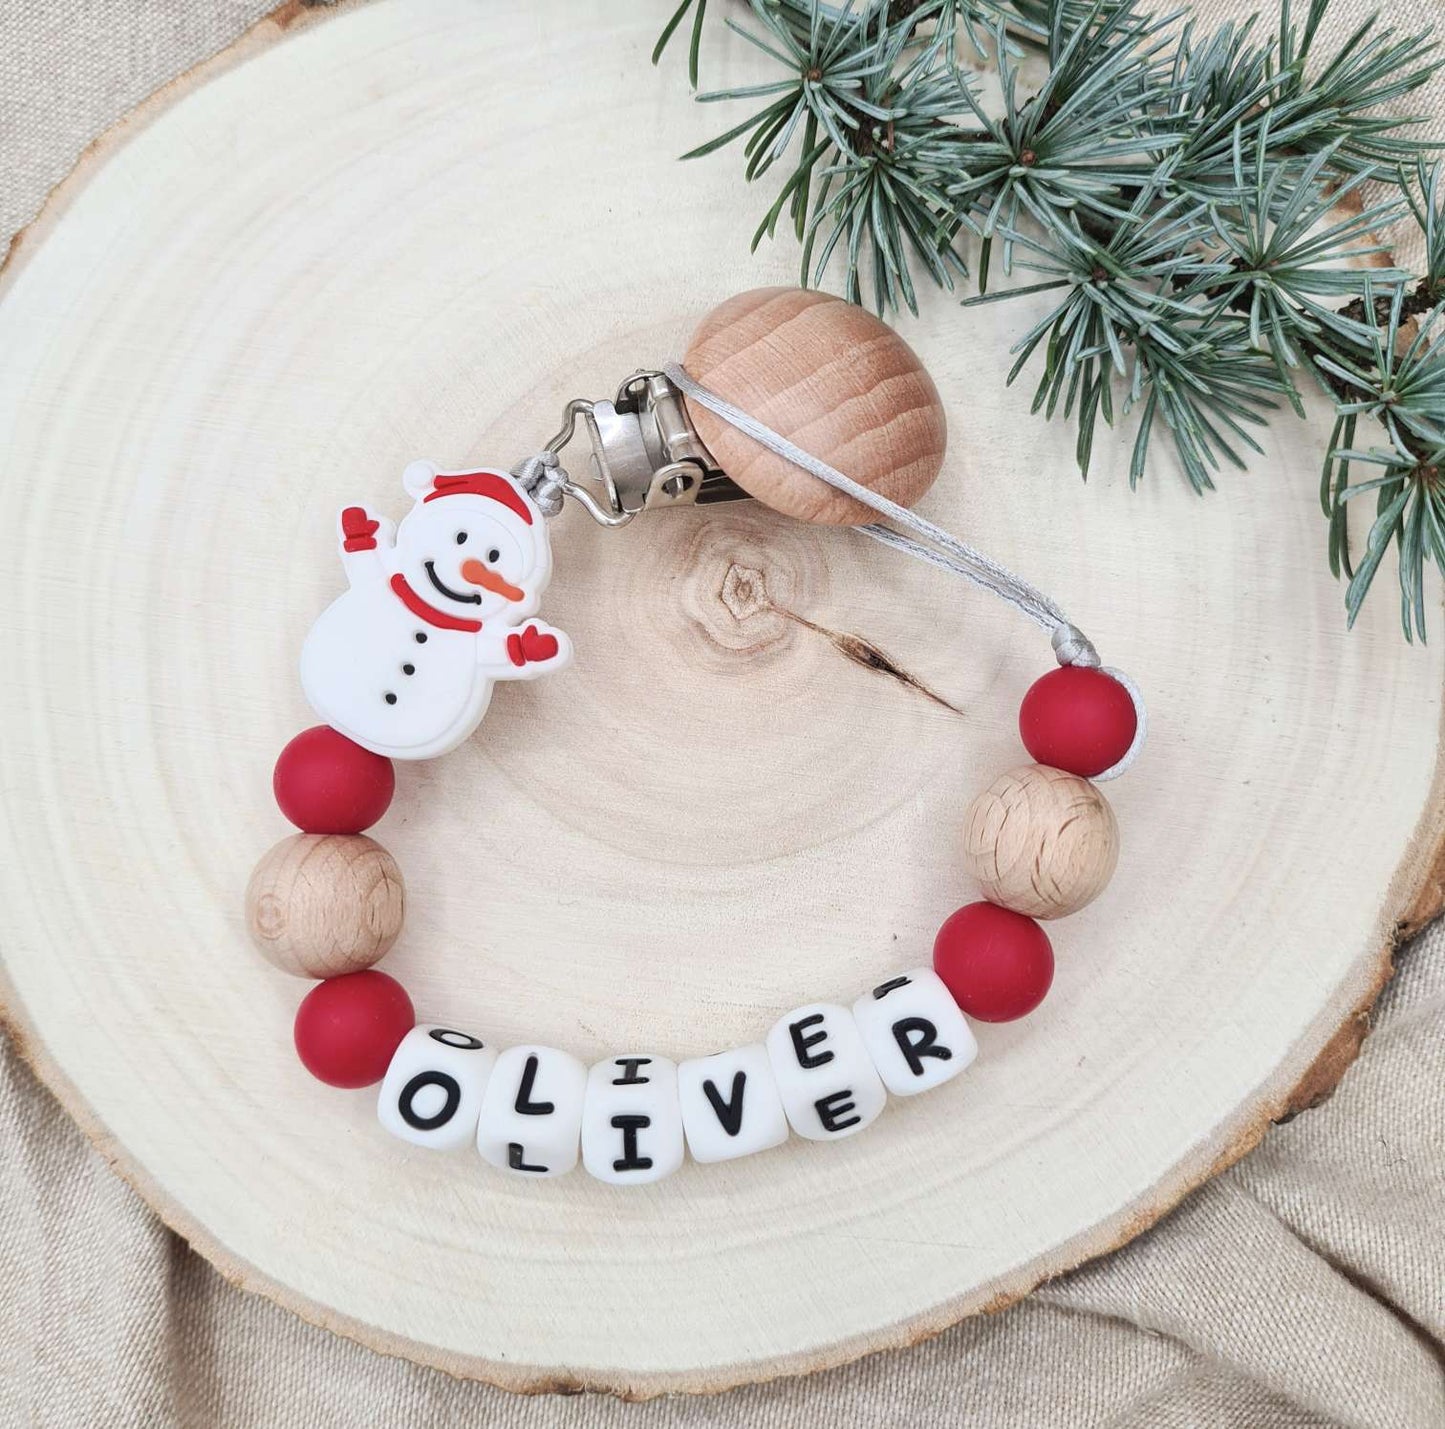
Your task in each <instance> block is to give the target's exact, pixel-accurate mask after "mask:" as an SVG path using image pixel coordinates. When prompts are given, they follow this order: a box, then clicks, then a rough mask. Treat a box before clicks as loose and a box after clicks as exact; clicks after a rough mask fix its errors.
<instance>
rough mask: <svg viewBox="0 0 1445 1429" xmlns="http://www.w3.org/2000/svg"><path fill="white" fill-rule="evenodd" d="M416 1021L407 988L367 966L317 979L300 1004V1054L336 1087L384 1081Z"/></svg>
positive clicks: (307, 1065)
mask: <svg viewBox="0 0 1445 1429" xmlns="http://www.w3.org/2000/svg"><path fill="white" fill-rule="evenodd" d="M415 1026H416V1013H415V1012H414V1011H413V1010H412V1005H411V998H409V997H408V996H407V995H406V989H405V988H404V987H403V986H402V985H401V984H400V983H399V982H397V980H396V979H395V978H394V977H387V975H386V974H385V973H379V972H376V971H375V970H374V969H370V968H369V969H367V970H366V971H365V972H359V973H346V974H345V975H344V976H342V977H333V978H327V979H326V981H325V982H321V983H317V984H316V986H315V987H313V988H312V989H311V991H310V992H308V993H307V994H306V996H305V997H303V998H302V999H301V1006H300V1007H298V1008H297V1009H296V1029H295V1036H296V1055H297V1056H298V1057H300V1058H301V1063H302V1065H303V1066H304V1067H305V1068H306V1070H307V1071H308V1072H310V1073H311V1075H312V1076H313V1077H315V1078H316V1079H317V1080H318V1081H322V1082H325V1083H326V1084H327V1085H328V1086H332V1087H369V1086H371V1084H372V1083H373V1082H379V1081H380V1080H381V1079H382V1078H383V1077H384V1076H385V1075H386V1069H387V1067H388V1066H389V1065H390V1063H391V1057H392V1053H394V1052H395V1051H396V1049H397V1048H398V1047H399V1046H400V1045H401V1039H402V1038H403V1037H405V1036H406V1034H407V1033H408V1032H410V1031H411V1029H412V1028H413V1027H415Z"/></svg>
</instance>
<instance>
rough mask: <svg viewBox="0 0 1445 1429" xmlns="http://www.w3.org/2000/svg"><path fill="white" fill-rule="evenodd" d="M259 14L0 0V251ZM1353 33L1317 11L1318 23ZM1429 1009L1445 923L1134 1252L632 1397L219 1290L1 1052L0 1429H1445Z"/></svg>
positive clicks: (239, 6) (1441, 962) (1443, 984)
mask: <svg viewBox="0 0 1445 1429" xmlns="http://www.w3.org/2000/svg"><path fill="white" fill-rule="evenodd" d="M624 3H625V0H624ZM268 8H269V5H268V0H204V3H196V0H62V2H61V3H48V0H4V3H3V4H0V161H3V164H4V173H5V181H4V184H3V186H0V246H3V244H4V242H5V241H6V239H7V238H8V236H9V235H10V233H11V232H13V231H14V230H15V229H16V228H18V227H19V226H21V225H22V224H23V223H24V222H26V221H27V220H28V219H29V218H30V217H31V216H32V215H33V214H34V212H35V211H36V209H37V208H38V207H39V204H40V202H41V200H42V199H43V196H44V194H45V192H46V190H47V189H48V188H49V187H51V186H52V185H53V184H54V183H56V182H57V181H58V180H59V179H60V178H62V177H63V176H64V174H65V173H66V172H67V171H68V169H69V167H70V165H71V164H72V163H73V162H74V159H75V157H76V155H77V154H78V153H79V151H80V150H81V149H82V148H83V147H84V145H85V144H86V143H88V142H89V141H90V140H91V139H92V138H93V137H95V135H97V134H99V133H100V132H101V131H103V130H104V129H105V128H106V127H107V126H108V125H109V124H110V123H111V122H113V120H114V119H115V118H116V117H117V116H118V115H120V114H121V113H123V112H124V111H125V110H126V109H128V108H129V107H131V106H132V105H133V104H134V103H136V102H137V101H139V100H140V99H141V98H143V97H144V96H145V95H146V94H147V93H149V92H150V91H152V90H153V89H155V88H156V87H157V86H158V85H160V84H162V83H163V82H165V81H166V80H167V79H169V78H170V77H172V76H173V75H175V74H178V73H180V72H182V71H184V70H186V69H188V68H190V67H191V66H192V65H194V64H196V63H197V62H198V61H200V60H201V59H203V58H204V57H206V56H207V55H209V54H211V53H213V52H215V51H216V50H217V49H219V48H221V47H222V46H224V45H225V44H226V43H228V42H229V41H230V40H231V39H232V38H234V37H235V36H236V35H237V34H238V33H239V32H240V31H241V30H242V29H243V28H244V27H245V26H246V25H247V24H248V23H250V22H251V21H253V20H255V19H256V18H258V17H259V16H260V15H262V14H264V13H265V11H266V10H267V9H268ZM1201 9H1202V10H1203V11H1204V12H1205V16H1206V18H1208V19H1214V18H1218V17H1219V16H1220V15H1222V14H1225V13H1228V12H1229V9H1233V10H1234V12H1235V13H1246V11H1245V7H1244V6H1242V5H1239V6H1230V5H1227V4H1226V3H1225V2H1224V0H1212V3H1209V4H1207V5H1204V6H1202V7H1201ZM1430 9H1431V7H1430V6H1428V5H1427V4H1423V3H1412V4H1408V5H1406V4H1400V5H1397V6H1395V7H1394V11H1393V14H1392V18H1394V19H1396V20H1397V21H1398V22H1399V23H1400V24H1401V25H1402V26H1408V27H1411V28H1413V27H1416V26H1418V25H1420V24H1423V23H1426V22H1428V19H1429V13H1430ZM659 13H661V11H659ZM1362 13H1364V6H1363V4H1361V3H1358V0H1336V4H1335V15H1336V16H1337V17H1338V19H1337V21H1336V23H1338V22H1339V21H1342V20H1343V19H1345V18H1347V17H1350V16H1352V15H1353V16H1358V15H1359V14H1362ZM1433 103H1434V105H1435V106H1436V112H1437V113H1440V114H1442V115H1445V104H1442V102H1441V101H1440V100H1439V99H1438V98H1434V99H1433ZM0 360H3V354H0ZM1382 598H1385V599H1388V598H1389V596H1388V593H1386V594H1385V595H1384V596H1383V597H1382ZM0 928H3V922H0ZM0 936H3V934H0ZM1442 1016H1445V924H1442V925H1437V926H1436V927H1435V928H1433V929H1432V930H1430V931H1429V932H1427V933H1426V934H1425V935H1423V936H1422V937H1421V938H1420V939H1419V940H1418V941H1417V943H1416V945H1415V946H1414V947H1412V948H1410V949H1408V950H1407V951H1406V952H1405V953H1404V954H1403V955H1402V958H1401V964H1400V973H1399V976H1398V977H1397V979H1396V980H1395V982H1394V983H1393V984H1392V985H1391V987H1390V988H1389V989H1388V990H1387V991H1386V993H1385V995H1384V996H1383V998H1382V999H1381V1002H1380V1005H1379V1009H1378V1024H1377V1026H1376V1029H1375V1031H1374V1032H1373V1034H1372V1035H1371V1037H1370V1038H1369V1040H1368V1041H1367V1043H1366V1045H1365V1050H1364V1052H1363V1054H1362V1055H1361V1058H1360V1061H1359V1063H1358V1064H1357V1065H1356V1066H1355V1068H1354V1069H1353V1070H1352V1071H1351V1072H1350V1073H1349V1074H1348V1075H1347V1076H1346V1078H1345V1080H1344V1082H1343V1084H1342V1085H1341V1087H1340V1089H1339V1091H1338V1092H1337V1094H1336V1095H1335V1096H1334V1098H1333V1099H1332V1100H1331V1101H1330V1102H1329V1103H1328V1104H1327V1105H1325V1106H1323V1107H1321V1108H1319V1109H1317V1110H1315V1111H1311V1112H1309V1113H1307V1114H1305V1115H1303V1116H1300V1117H1298V1118H1297V1119H1296V1120H1294V1121H1293V1122H1291V1123H1290V1124H1289V1125H1286V1126H1281V1127H1278V1128H1276V1129H1274V1130H1273V1131H1271V1132H1270V1134H1269V1136H1268V1137H1267V1138H1266V1140H1265V1142H1264V1144H1263V1145H1262V1146H1261V1147H1260V1148H1259V1149H1258V1150H1257V1151H1256V1152H1255V1153H1254V1154H1253V1155H1251V1156H1250V1157H1248V1158H1247V1159H1246V1160H1245V1161H1244V1162H1243V1163H1241V1165H1239V1166H1238V1167H1236V1168H1234V1169H1233V1170H1232V1171H1229V1172H1227V1173H1225V1174H1224V1175H1223V1176H1220V1177H1219V1178H1217V1179H1216V1180H1215V1181H1213V1182H1212V1183H1211V1184H1209V1185H1208V1186H1206V1187H1204V1188H1203V1189H1202V1190H1200V1191H1199V1192H1197V1193H1196V1194H1195V1195H1193V1196H1192V1197H1190V1198H1189V1199H1188V1200H1187V1201H1186V1202H1185V1203H1184V1204H1183V1205H1182V1206H1181V1207H1180V1208H1179V1209H1178V1210H1177V1211H1175V1212H1174V1214H1173V1215H1171V1216H1170V1217H1169V1218H1168V1219H1166V1220H1165V1221H1164V1222H1163V1223H1162V1224H1161V1225H1160V1226H1158V1227H1157V1228H1156V1229H1155V1230H1153V1231H1151V1232H1149V1233H1147V1234H1145V1235H1143V1236H1141V1237H1140V1238H1139V1239H1138V1240H1136V1241H1135V1242H1134V1243H1133V1244H1131V1245H1130V1246H1128V1247H1127V1248H1126V1249H1125V1250H1123V1251H1121V1252H1119V1253H1118V1254H1116V1255H1114V1256H1112V1257H1110V1258H1109V1259H1108V1260H1105V1261H1102V1262H1100V1263H1098V1264H1096V1265H1093V1266H1090V1267H1087V1268H1086V1269H1084V1270H1082V1271H1079V1272H1077V1273H1075V1274H1074V1275H1072V1276H1069V1277H1067V1278H1065V1279H1062V1280H1059V1281H1057V1282H1055V1283H1053V1284H1051V1285H1049V1286H1046V1287H1044V1288H1043V1289H1041V1290H1039V1291H1038V1292H1037V1293H1035V1294H1034V1295H1033V1296H1032V1297H1031V1298H1030V1299H1028V1300H1027V1301H1025V1302H1024V1303H1022V1304H1020V1305H1018V1306H1016V1307H1015V1308H1014V1309H1012V1310H1010V1311H1008V1312H1007V1313H1005V1314H1001V1315H998V1316H995V1317H992V1318H981V1319H975V1320H971V1321H967V1322H965V1323H964V1324H962V1325H960V1326H958V1327H957V1328H955V1329H953V1330H951V1331H949V1332H948V1333H946V1334H944V1335H942V1336H940V1337H939V1338H938V1339H936V1340H933V1341H931V1342H930V1343H927V1344H924V1345H920V1346H918V1347H917V1348H915V1349H912V1350H909V1351H905V1352H900V1353H896V1354H887V1355H879V1356H876V1357H874V1358H872V1359H869V1360H866V1361H863V1362H862V1363H859V1364H856V1365H852V1366H849V1367H847V1368H844V1369H840V1370H836V1371H831V1372H829V1373H826V1374H820V1375H815V1376H812V1377H811V1378H808V1379H804V1380H783V1381H779V1382H777V1383H774V1384H771V1385H765V1386H760V1387H755V1388H749V1389H743V1390H739V1391H736V1392H734V1393H732V1394H729V1395H724V1396H720V1397H718V1398H715V1399H705V1400H671V1401H658V1402H654V1403H651V1404H646V1405H626V1404H620V1403H617V1402H615V1401H612V1400H610V1399H599V1398H592V1397H584V1398H576V1399H559V1398H541V1399H520V1398H514V1397H512V1396H508V1395H506V1394H503V1393H501V1392H499V1391H497V1390H493V1389H490V1388H487V1387H486V1386H483V1385H474V1384H464V1383H459V1382H456V1381H453V1380H450V1379H448V1378H447V1377H446V1376H444V1375H441V1374H438V1373H436V1372H434V1371H430V1370H423V1369H419V1368H417V1367H415V1366H413V1365H410V1364H407V1363H405V1362H402V1361H396V1360H388V1359H385V1358H383V1357H381V1356H378V1355H375V1354H372V1353H370V1352H369V1351H367V1350H364V1349H362V1348H360V1347H359V1346H356V1345H354V1344H351V1343H349V1342H347V1341H344V1340H341V1339H338V1338H336V1337H334V1336H332V1335H329V1334H327V1333H326V1332H324V1331H321V1330H317V1329H314V1328H312V1327H311V1326H308V1325H305V1324H303V1323H301V1322H300V1321H299V1320H297V1319H295V1318H293V1317H292V1316H291V1315H289V1314H287V1313H286V1312H284V1311H282V1310H280V1309H278V1308H277V1307H276V1306H274V1305H272V1304H271V1303H270V1302H268V1301H266V1300H263V1299H261V1298H258V1297H255V1296H251V1295H247V1294H245V1293H243V1292H241V1291H239V1290H236V1289H235V1288H233V1287H232V1286H230V1285H228V1284H226V1283H225V1282H224V1281H222V1279H221V1278H220V1277H219V1276H218V1275H217V1274H216V1273H215V1272H214V1271H213V1270H212V1269H211V1268H210V1266H209V1265H208V1264H206V1263H205V1262H204V1261H203V1260H201V1259H200V1258H199V1257H198V1256H196V1255H195V1254H193V1253H192V1252H191V1251H190V1250H189V1249H188V1248H187V1247H186V1246H185V1245H184V1244H183V1243H182V1242H181V1241H180V1240H179V1239H178V1238H177V1237H175V1236H174V1235H172V1234H171V1233H170V1232H169V1231H167V1230H166V1229H165V1228H164V1227H163V1226H161V1225H160V1224H159V1222H158V1221H157V1220H156V1219H155V1218H154V1217H153V1216H152V1215H151V1214H150V1213H149V1211H147V1209H146V1208H145V1207H144V1206H143V1205H142V1204H141V1202H140V1201H139V1200H138V1199H137V1197H136V1196H135V1195H134V1194H133V1193H132V1192H131V1191H130V1190H129V1189H128V1188H127V1187H126V1186H125V1185H124V1184H123V1183H122V1182H121V1181H119V1180H118V1179H117V1178H116V1177H115V1176H114V1175H113V1174H112V1173H111V1172H110V1170H109V1169H108V1168H107V1167H106V1165H105V1164H104V1163H103V1161H102V1160H101V1159H100V1157H99V1156H97V1155H96V1153H95V1152H94V1151H93V1150H91V1148H90V1147H89V1145H88V1143H86V1142H85V1140H84V1138H83V1137H82V1136H81V1135H80V1133H79V1132H78V1131H77V1130H76V1129H75V1127H74V1126H73V1125H72V1124H71V1123H70V1122H69V1120H68V1119H67V1118H66V1116H65V1115H64V1113H63V1112H62V1111H61V1109H60V1107H59V1106H58V1105H57V1104H56V1102H55V1101H54V1100H53V1099H52V1098H51V1097H50V1095H49V1094H48V1093H47V1092H46V1091H45V1090H44V1089H43V1088H41V1087H40V1086H39V1085H38V1084H37V1082H36V1081H35V1079H34V1077H33V1076H32V1075H31V1074H30V1072H29V1071H28V1070H27V1069H26V1067H25V1066H24V1064H23V1063H22V1062H21V1061H20V1059H19V1058H18V1056H17V1055H16V1053H15V1051H14V1049H13V1047H12V1046H10V1045H9V1044H8V1043H5V1044H3V1051H0V1429H5V1426H11V1425H17V1426H18V1425H28V1424H34V1425H42V1426H52V1425H66V1426H69V1425H86V1426H90V1425H95V1426H130V1425H137V1426H139V1425H145V1426H161V1425H171V1424H181V1425H213V1424H214V1425H266V1426H273V1425H274V1426H278V1429H287V1427H288V1426H303V1425H304V1426H329V1425H338V1426H340V1425H359V1424H366V1425H382V1424H386V1425H391V1424H396V1425H452V1424H472V1423H485V1424H488V1425H497V1426H528V1425H557V1426H563V1429H611V1427H612V1426H626V1429H654V1427H655V1426H663V1425H678V1426H687V1429H705V1426H713V1425H730V1424H740V1423H746V1424H758V1425H765V1426H778V1429H782V1426H795V1425H806V1424H811V1423H815V1422H828V1423H832V1424H837V1425H839V1426H841V1429H853V1426H871V1425H891V1424H899V1425H902V1424H910V1425H911V1424H940V1423H941V1424H965V1423H967V1424H974V1425H986V1426H991V1429H1014V1426H1018V1429H1025V1426H1027V1429H1039V1426H1052V1425H1067V1426H1091V1425H1109V1426H1118V1429H1125V1426H1138V1429H1183V1426H1196V1425H1197V1426H1211V1429H1212V1426H1240V1429H1294V1427H1295V1426H1300V1429H1303V1426H1323V1425H1349V1426H1359V1429H1394V1426H1400V1429H1428V1426H1441V1425H1445V1144H1442V1137H1441V1129H1442V1126H1445V1038H1442V1037H1441V1035H1440V1029H1441V1026H1442Z"/></svg>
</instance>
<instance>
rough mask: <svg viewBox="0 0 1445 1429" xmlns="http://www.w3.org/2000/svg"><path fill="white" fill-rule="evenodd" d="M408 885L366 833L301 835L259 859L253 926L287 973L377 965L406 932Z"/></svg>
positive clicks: (321, 974) (250, 900) (252, 886)
mask: <svg viewBox="0 0 1445 1429" xmlns="http://www.w3.org/2000/svg"><path fill="white" fill-rule="evenodd" d="M405 903H406V887H405V885H404V884H403V882H402V877H401V870H400V869H399V868H398V867H397V866H396V860H395V859H394V858H392V856H391V855H390V854H389V853H388V852H387V851H386V850H385V849H384V848H382V846H381V845H380V844H379V843H377V842H376V840H375V839H369V838H367V837H366V835H365V834H293V835H292V836H291V837H290V838H287V839H282V840H281V842H280V843H278V844H277V845H276V846H275V848H273V849H272V850H271V851H270V852H269V853H267V854H266V856H265V857H264V858H263V859H262V860H261V862H260V863H258V864H257V865H256V870H255V872H254V873H252V875H251V882H250V883H249V885H248V886H247V888H246V927H247V929H248V930H249V932H250V934H251V940H252V942H254V943H255V944H256V946H257V947H258V948H259V949H260V950H261V953H262V954H263V955H264V956H265V957H266V958H267V959H268V960H269V961H270V962H272V963H274V964H275V965H276V966H277V967H278V968H280V969H281V970H282V971H283V972H288V973H294V974H295V975H296V976H297V977H311V978H329V977H338V976H340V975H342V974H344V973H352V972H358V971H360V970H361V969H362V968H369V967H370V966H371V965H372V964H373V963H374V962H376V961H378V960H379V959H380V958H382V957H384V956H385V954H386V952H387V950H388V949H389V948H390V947H391V945H392V944H393V943H394V942H396V938H397V934H398V933H400V932H401V921H402V913H403V910H404V907H405Z"/></svg>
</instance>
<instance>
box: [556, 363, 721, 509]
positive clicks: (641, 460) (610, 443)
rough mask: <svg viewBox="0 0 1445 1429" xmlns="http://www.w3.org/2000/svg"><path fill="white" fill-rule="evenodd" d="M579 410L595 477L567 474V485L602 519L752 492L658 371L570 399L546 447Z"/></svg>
mask: <svg viewBox="0 0 1445 1429" xmlns="http://www.w3.org/2000/svg"><path fill="white" fill-rule="evenodd" d="M578 417H581V418H582V419H583V421H584V422H585V423H586V425H587V435H588V437H589V439H590V441H591V443H592V453H591V459H590V466H591V471H592V482H591V483H589V484H588V485H587V486H583V485H581V484H579V483H578V482H577V481H575V480H573V479H572V478H571V477H565V479H564V480H563V482H562V490H563V491H564V492H565V493H566V495H568V496H570V497H573V498H574V499H575V500H576V501H577V502H579V504H580V505H581V506H582V507H583V508H584V509H585V510H586V511H587V513H588V514H589V515H590V516H591V517H592V518H593V520H595V521H597V522H599V523H600V524H601V525H604V526H622V525H625V524H626V523H627V522H628V521H630V520H632V518H633V517H634V516H636V515H637V514H638V513H639V512H642V511H656V510H660V509H662V508H664V507H669V506H695V505H707V504H710V503H712V502H716V501H737V500H740V499H742V498H744V497H746V496H747V492H745V491H744V490H743V489H742V488H741V487H740V486H737V485H736V484H735V483H734V482H732V481H730V480H729V479H728V477H727V476H725V475H724V474H723V472H722V470H721V469H720V468H719V466H718V464H717V462H716V461H715V460H714V459H713V456H712V453H711V452H709V451H708V449H707V448H706V447H705V446H704V445H703V443H702V438H701V437H699V436H698V434H697V429H696V428H695V427H694V426H693V424H692V420H691V418H689V416H688V414H687V408H686V406H685V405H684V404H683V400H682V393H681V392H679V391H678V390H677V388H676V387H674V386H673V385H672V383H671V382H669V381H668V380H667V378H666V377H665V376H664V375H663V374H662V373H661V372H635V373H633V375H632V376H631V377H629V378H628V379H627V380H626V381H625V382H624V383H623V384H622V386H621V387H620V388H618V391H617V396H616V397H615V398H614V399H613V400H612V401H610V402H608V401H600V402H588V401H584V400H582V399H580V398H579V399H576V400H574V401H572V402H570V403H568V406H567V412H566V418H565V424H564V426H563V428H562V430H561V431H560V432H558V434H557V435H556V436H555V437H554V438H553V439H552V440H551V442H549V443H548V444H547V450H549V451H551V452H554V453H556V452H560V451H561V449H562V448H563V447H564V446H566V445H567V443H568V441H570V440H571V437H572V434H573V432H574V431H575V429H576V425H577V418H578ZM598 487H600V488H601V489H600V491H595V488H598ZM594 492H595V494H594ZM599 498H600V499H599Z"/></svg>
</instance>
